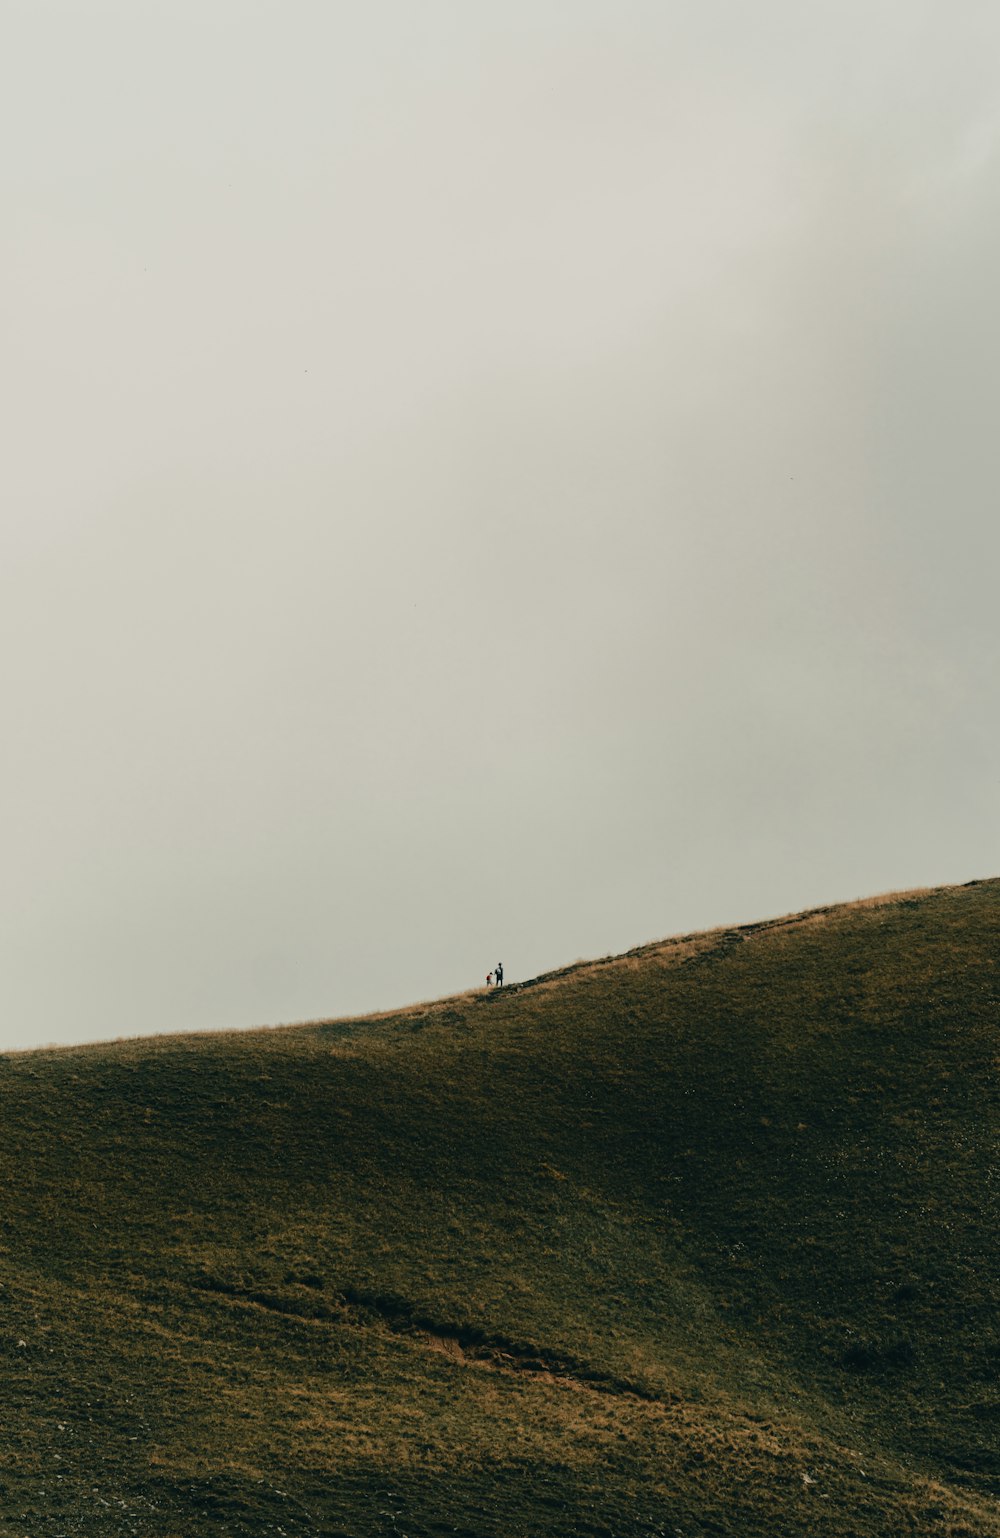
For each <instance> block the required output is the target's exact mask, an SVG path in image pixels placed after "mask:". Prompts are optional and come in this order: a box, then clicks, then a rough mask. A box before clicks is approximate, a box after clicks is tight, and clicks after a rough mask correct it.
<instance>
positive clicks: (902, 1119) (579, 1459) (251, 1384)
mask: <svg viewBox="0 0 1000 1538" xmlns="http://www.w3.org/2000/svg"><path fill="white" fill-rule="evenodd" d="M998 908H1000V883H994V882H990V883H978V884H975V885H973V886H971V887H967V888H959V889H952V890H945V891H941V892H935V893H930V894H926V895H924V896H921V897H919V898H909V899H901V900H897V901H890V902H887V903H885V904H883V905H869V906H865V905H861V906H856V907H849V908H841V909H833V910H825V911H823V912H821V913H819V914H816V915H804V916H802V917H801V918H800V919H798V920H793V921H783V922H782V923H779V924H771V925H756V926H749V927H748V928H747V929H744V930H733V931H724V932H720V933H718V934H715V935H706V936H691V937H687V938H686V939H684V940H678V941H670V942H665V943H664V944H663V945H661V946H652V947H644V948H643V949H642V950H641V951H639V952H636V953H633V954H632V955H631V956H629V957H624V958H620V959H617V960H614V959H612V960H609V961H607V962H602V963H596V964H593V965H589V966H581V967H577V968H571V969H567V970H566V971H565V972H564V973H562V974H559V975H556V976H553V977H550V978H548V979H540V980H537V982H536V983H535V984H534V985H533V986H530V987H525V988H522V989H520V990H510V991H509V992H506V993H504V994H503V995H493V996H487V995H470V996H468V997H467V998H461V999H454V1000H449V1001H445V1002H444V1003H442V1004H440V1005H431V1006H424V1007H421V1008H420V1009H415V1010H411V1011H407V1012H403V1013H401V1014H398V1015H395V1016H387V1017H383V1018H380V1019H378V1020H373V1021H370V1022H341V1023H337V1022H331V1023H329V1024H322V1023H321V1024H316V1025H311V1026H304V1027H298V1028H294V1029H290V1030H281V1031H275V1032H255V1033H251V1034H248V1035H242V1036H225V1037H211V1038H206V1037H191V1038H172V1039H159V1040H155V1041H147V1042H142V1043H139V1044H135V1043H124V1044H119V1045H116V1046H113V1047H102V1048H92V1049H87V1050H71V1051H60V1052H54V1053H44V1054H30V1055H23V1056H18V1057H10V1058H7V1059H4V1060H2V1061H0V1097H2V1099H0V1104H2V1111H3V1141H2V1149H0V1159H2V1174H3V1179H4V1190H5V1193H6V1197H5V1209H4V1216H3V1228H2V1240H3V1249H2V1251H0V1281H2V1284H3V1291H2V1293H0V1299H3V1300H4V1301H5V1308H4V1312H3V1315H2V1334H0V1361H3V1362H4V1363H5V1364H6V1375H5V1380H4V1381H5V1394H6V1404H5V1407H4V1409H5V1425H6V1426H7V1428H8V1447H7V1451H6V1453H5V1454H0V1514H2V1518H3V1519H4V1520H6V1521H7V1522H8V1523H11V1524H14V1525H13V1526H11V1528H10V1531H12V1532H13V1531H20V1530H21V1527H24V1530H25V1531H30V1532H31V1533H32V1535H33V1538H34V1535H36V1534H37V1535H47V1534H52V1535H53V1538H54V1535H55V1534H58V1533H61V1532H66V1533H76V1532H78V1533H101V1534H106V1533H117V1532H122V1533H126V1532H137V1533H150V1534H153V1533H164V1534H168V1533H171V1532H181V1531H183V1532H184V1533H198V1532H202V1531H204V1532H206V1533H207V1532H213V1533H219V1532H223V1533H225V1532H232V1533H244V1534H249V1533H254V1534H256V1533H261V1534H263V1533H272V1532H273V1533H277V1532H280V1531H284V1532H286V1533H307V1532H308V1533H313V1532H315V1533H331V1534H332V1533H335V1532H346V1533H350V1534H359V1535H361V1534H376V1533H389V1532H400V1531H406V1532H409V1533H411V1534H423V1533H438V1532H440V1533H445V1532H466V1533H476V1534H492V1533H496V1534H504V1535H508V1534H517V1533H525V1534H529V1533H530V1534H535V1533H537V1534H543V1533H566V1534H569V1533H581V1534H582V1533H595V1534H596V1533H604V1534H607V1533H616V1534H633V1533H635V1534H638V1533H648V1534H653V1533H658V1532H663V1533H672V1532H681V1533H683V1534H685V1535H691V1534H695V1533H703V1532H717V1533H734V1534H735V1533H739V1534H755V1533H759V1534H762V1535H763V1534H765V1533H766V1534H778V1533H798V1532H802V1533H806V1532H810V1533H813V1532H815V1533H829V1534H858V1535H863V1534H872V1533H887V1534H888V1533H903V1532H907V1531H919V1532H928V1533H941V1534H945V1533H950V1534H953V1535H958V1534H960V1533H966V1534H984V1533H994V1532H998V1531H1000V1523H998V1519H997V1512H998V1507H997V1495H998V1493H1000V1461H998V1457H997V1424H998V1418H1000V1394H998V1390H997V1383H996V1368H997V1363H998V1354H1000V1338H998V1333H997V1319H996V1291H997V1246H996V1237H995V1236H996V1232H997V1210H996V1208H997V1195H996V1145H995V1130H996V1126H997V1116H996V1110H997V1105H996V1075H995V1066H996V1060H997V1031H996V1026H997V1010H998V995H1000V986H998V983H997V979H996V969H995V962H994V956H995V939H994V936H995V931H996V922H997V917H998ZM22 1342H23V1344H22ZM102 1502H107V1504H106V1505H105V1504H101V1503H102ZM18 1524H20V1526H19V1525H18ZM25 1524H27V1525H25ZM3 1530H4V1529H3V1527H2V1525H0V1533H2V1532H3Z"/></svg>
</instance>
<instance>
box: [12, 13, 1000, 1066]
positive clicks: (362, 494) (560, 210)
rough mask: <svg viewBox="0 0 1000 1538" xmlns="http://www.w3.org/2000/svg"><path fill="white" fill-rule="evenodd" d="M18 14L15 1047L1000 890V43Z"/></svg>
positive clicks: (899, 30) (903, 20) (666, 29)
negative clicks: (919, 895) (850, 904)
mask: <svg viewBox="0 0 1000 1538" xmlns="http://www.w3.org/2000/svg"><path fill="white" fill-rule="evenodd" d="M0 18H2V35H3V46H2V49H0V170H2V204H0V207H2V222H0V242H2V244H0V262H2V280H3V281H2V285H0V333H2V335H0V391H2V401H0V405H2V421H3V440H4V446H3V452H2V455H0V493H2V495H0V520H2V539H0V658H2V664H0V665H2V669H3V695H2V698H3V716H2V721H3V731H2V755H0V772H2V808H3V818H4V836H3V843H2V861H0V901H2V913H0V1045H3V1046H7V1047H22V1046H28V1045H33V1044H41V1043H47V1042H55V1041H72V1040H86V1039H95V1038H103V1037H113V1036H118V1035H133V1034H145V1033H149V1032H153V1031H160V1030H188V1029H200V1028H216V1027H230V1026H251V1025H257V1024H269V1023H271V1024H273V1023H278V1022H282V1021H294V1020H300V1019H306V1018H311V1017H317V1016H324V1015H326V1016H328V1015H343V1014H352V1013H356V1012H361V1011H368V1010H373V1009H379V1008H387V1007H390V1006H393V1005H396V1004H406V1003H408V1002H412V1001H414V1000H417V999H421V998H427V997H434V996H439V995H442V994H445V993H449V992H453V991H455V990H458V989H463V988H466V987H470V986H475V985H477V984H480V983H482V982H484V981H485V976H486V973H487V971H488V970H489V969H490V968H491V967H492V966H493V964H494V963H495V962H496V961H498V960H502V961H503V962H504V963H505V967H506V972H507V977H508V979H509V980H516V979H517V978H518V977H523V976H530V975H532V974H533V973H535V972H537V971H539V970H540V969H543V968H546V967H552V966H557V965H560V964H562V963H565V962H568V961H572V960H574V959H576V958H578V957H583V956H593V955H603V954H606V953H609V952H613V951H618V950H622V949H625V948H628V947H629V946H632V945H635V944H638V943H640V942H643V941H646V940H650V939H654V938H657V937H660V936H664V935H667V934H671V933H676V932H679V931H687V930H691V929H695V928H700V927H706V926H710V925H716V924H722V923H728V922H735V921H743V920H751V919H756V918H763V917H767V916H770V915H773V914H776V913H782V912H787V911H790V910H793V909H797V908H801V907H804V906H807V905H813V904H818V903H823V902H828V901H834V900H840V899H849V898H853V897H857V896H862V895H867V894H872V893H875V892H881V891H885V890H889V889H892V888H898V887H906V886H913V885H924V884H939V883H945V882H956V881H965V880H969V879H971V878H973V877H976V876H984V875H993V874H997V873H998V871H1000V850H998V843H1000V838H998V835H1000V819H998V806H1000V752H998V749H1000V740H998V739H1000V712H998V710H997V679H998V676H1000V667H998V665H1000V656H998V652H1000V621H998V608H1000V606H998V599H997V582H998V573H1000V518H998V505H997V492H998V486H1000V473H998V472H1000V425H998V424H1000V410H998V408H1000V388H998V387H1000V287H998V282H997V274H998V272H1000V9H998V8H997V6H996V5H995V3H993V0H990V3H983V4H979V3H976V0H959V3H958V4H956V5H952V6H944V5H942V4H940V0H932V3H928V0H864V3H863V4H862V3H860V0H835V3H834V0H830V3H827V0H821V3H812V4H810V3H803V0H760V3H758V4H754V5H748V4H745V3H744V0H729V3H723V0H648V3H644V0H572V3H571V0H559V3H556V0H503V3H502V4H500V3H493V0H491V3H486V0H421V3H419V4H418V3H416V0H406V3H404V0H366V3H364V4H361V3H360V0H352V3H350V4H348V3H342V0H280V3H278V0H117V3H114V0H87V3H85V4H81V3H80V0H3V4H2V8H0Z"/></svg>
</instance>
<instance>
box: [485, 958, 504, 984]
mask: <svg viewBox="0 0 1000 1538" xmlns="http://www.w3.org/2000/svg"><path fill="white" fill-rule="evenodd" d="M494 978H495V979H496V986H497V987H498V988H502V987H503V962H502V961H498V962H497V965H496V971H495V972H487V974H486V986H487V988H492V987H493V980H494Z"/></svg>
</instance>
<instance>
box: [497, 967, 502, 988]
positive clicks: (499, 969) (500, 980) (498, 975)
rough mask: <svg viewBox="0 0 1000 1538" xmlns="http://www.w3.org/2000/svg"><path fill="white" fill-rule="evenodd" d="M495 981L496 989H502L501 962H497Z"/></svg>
mask: <svg viewBox="0 0 1000 1538" xmlns="http://www.w3.org/2000/svg"><path fill="white" fill-rule="evenodd" d="M496 979H497V987H498V988H502V987H503V962H502V961H498V962H497V970H496Z"/></svg>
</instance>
